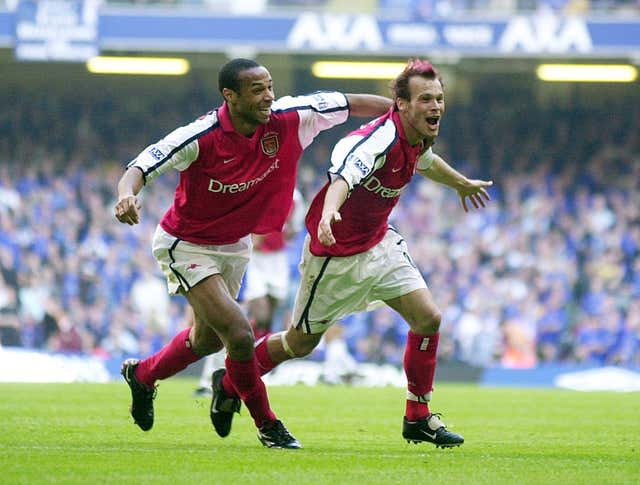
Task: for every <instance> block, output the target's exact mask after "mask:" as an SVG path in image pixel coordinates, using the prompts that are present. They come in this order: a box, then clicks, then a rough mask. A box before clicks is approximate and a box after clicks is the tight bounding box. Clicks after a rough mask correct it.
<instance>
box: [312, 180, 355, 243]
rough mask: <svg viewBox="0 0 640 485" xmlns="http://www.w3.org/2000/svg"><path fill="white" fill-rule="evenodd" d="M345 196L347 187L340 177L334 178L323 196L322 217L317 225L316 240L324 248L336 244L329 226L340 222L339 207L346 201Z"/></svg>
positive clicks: (347, 191) (347, 190)
mask: <svg viewBox="0 0 640 485" xmlns="http://www.w3.org/2000/svg"><path fill="white" fill-rule="evenodd" d="M347 195H349V185H348V184H347V182H346V181H345V180H344V179H343V178H342V177H336V178H335V179H334V180H333V182H331V185H329V188H328V189H327V193H326V194H325V196H324V206H323V207H322V217H321V218H320V223H319V224H318V240H319V241H320V242H321V243H322V244H324V245H325V246H332V245H333V244H335V243H336V238H335V237H334V236H333V231H332V230H331V224H333V223H335V222H340V221H341V220H342V216H341V215H340V207H342V204H344V201H345V200H347Z"/></svg>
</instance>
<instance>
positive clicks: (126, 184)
mask: <svg viewBox="0 0 640 485" xmlns="http://www.w3.org/2000/svg"><path fill="white" fill-rule="evenodd" d="M143 186H144V177H143V176H142V171H141V170H140V169H139V168H137V167H131V168H129V169H128V170H127V171H126V172H125V173H124V175H123V176H122V178H121V179H120V181H119V182H118V202H116V206H115V208H114V213H115V216H116V219H118V221H120V222H122V223H123V224H129V225H130V226H133V225H134V224H138V223H139V222H140V201H138V198H137V197H136V196H137V195H138V193H139V192H140V190H142V187H143Z"/></svg>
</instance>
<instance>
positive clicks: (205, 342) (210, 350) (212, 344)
mask: <svg viewBox="0 0 640 485" xmlns="http://www.w3.org/2000/svg"><path fill="white" fill-rule="evenodd" d="M189 342H190V343H191V350H193V351H194V352H195V353H196V354H197V355H199V356H201V357H204V356H206V355H210V354H215V353H216V352H219V351H220V350H222V348H223V347H224V346H223V344H222V342H221V341H220V339H219V338H217V337H214V338H211V336H210V335H205V334H203V333H199V332H193V331H192V332H191V333H190V334H189Z"/></svg>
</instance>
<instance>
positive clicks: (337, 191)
mask: <svg viewBox="0 0 640 485" xmlns="http://www.w3.org/2000/svg"><path fill="white" fill-rule="evenodd" d="M392 91H393V98H394V106H393V107H392V108H391V109H390V110H389V111H388V112H387V113H386V114H385V115H383V116H381V117H379V118H377V119H375V120H373V121H372V122H370V123H369V124H368V125H365V126H363V127H361V128H360V129H359V130H356V131H354V132H352V133H350V134H349V135H348V136H346V137H345V138H343V139H342V140H341V141H340V142H338V143H337V144H336V146H335V148H334V150H333V153H332V156H331V168H330V169H329V178H330V182H329V183H327V184H326V185H325V186H324V188H323V189H322V190H321V191H320V192H319V193H318V194H317V195H316V196H315V198H314V199H313V201H312V203H311V206H310V208H309V211H308V213H307V217H306V226H307V229H308V231H309V236H308V237H307V240H306V241H305V245H304V249H303V255H302V260H301V262H300V271H301V278H300V286H299V289H298V293H297V296H296V302H295V308H294V312H293V322H292V326H291V327H290V328H289V329H288V330H287V331H285V332H281V333H278V334H274V335H272V336H271V337H270V338H269V339H268V341H266V342H265V341H263V342H261V343H260V344H259V345H258V346H257V347H256V350H255V352H256V356H257V359H258V363H259V365H260V369H261V371H262V372H263V373H264V372H268V371H269V370H271V369H273V368H274V367H275V366H277V365H278V364H280V363H281V362H284V361H286V360H289V359H292V358H296V357H303V356H305V355H308V354H309V353H310V352H311V351H312V350H313V349H314V348H315V346H316V345H317V344H318V343H319V342H320V338H321V337H322V334H323V333H324V332H325V331H326V330H327V328H329V326H331V325H332V324H333V323H334V322H336V321H338V320H339V319H340V318H342V317H344V316H345V315H347V314H350V313H354V312H358V311H366V310H370V309H371V308H373V307H374V306H375V305H377V304H381V303H384V304H386V305H388V306H390V307H391V308H393V309H394V310H396V311H397V312H398V313H399V314H400V315H401V316H402V317H403V318H404V320H405V321H406V322H407V323H408V325H409V331H408V336H407V343H406V348H405V353H404V370H405V373H406V376H407V381H408V388H407V393H406V407H405V415H404V419H403V427H402V436H403V437H404V438H405V439H406V440H407V441H413V442H429V443H433V444H435V445H436V446H438V447H453V446H459V445H461V444H462V443H463V442H464V439H463V437H462V436H460V435H459V434H457V433H454V432H452V431H449V430H448V429H447V428H446V426H445V424H444V423H443V422H442V420H441V415H439V414H437V413H433V412H431V410H430V408H429V402H430V400H431V397H432V390H433V381H434V374H435V370H436V354H437V350H438V341H439V337H440V333H439V329H440V322H441V312H440V310H439V309H438V307H437V305H436V303H435V302H434V299H433V297H432V295H431V292H430V291H429V289H428V288H427V285H426V283H425V281H424V279H423V277H422V275H421V273H420V271H419V270H418V268H416V266H415V264H414V263H413V261H412V259H411V257H410V255H409V249H408V247H407V244H406V242H405V240H404V239H403V237H402V236H401V235H400V234H399V233H398V232H397V231H396V230H395V229H394V228H393V227H391V226H390V225H389V223H388V218H389V214H390V212H391V210H392V209H393V207H394V206H395V205H396V203H397V202H398V200H399V197H400V194H401V193H402V191H403V190H404V188H405V187H406V185H407V184H408V183H409V181H410V180H411V178H412V177H413V175H414V173H416V172H417V173H418V174H420V175H421V176H423V177H426V178H428V179H431V180H433V181H435V182H439V183H442V184H445V185H447V186H449V187H451V188H453V189H454V190H456V191H457V193H458V196H459V198H460V201H461V203H462V207H463V208H464V210H465V211H468V210H469V203H471V204H472V205H473V206H474V207H475V208H476V209H479V208H481V207H484V206H485V202H486V201H489V200H490V198H489V194H488V192H487V187H489V186H491V185H492V182H491V181H484V180H473V179H469V178H467V177H465V176H464V175H462V174H461V173H459V172H458V171H456V170H455V169H453V168H452V167H451V166H450V165H448V164H447V163H446V162H445V161H444V160H443V159H442V158H441V157H440V156H438V155H436V154H435V153H433V151H432V149H431V146H432V144H433V143H434V141H435V139H436V137H437V136H438V132H439V129H440V121H441V118H442V116H443V114H444V111H445V102H444V91H443V85H442V81H441V78H440V76H439V74H438V72H437V71H436V69H435V68H434V67H433V66H432V65H431V63H429V62H428V61H422V60H411V61H409V62H408V64H407V65H406V67H405V69H404V71H403V72H402V73H401V74H400V75H399V76H398V77H397V78H396V79H395V81H394V82H393V84H392ZM225 389H227V387H226V386H225ZM228 392H231V389H230V388H228Z"/></svg>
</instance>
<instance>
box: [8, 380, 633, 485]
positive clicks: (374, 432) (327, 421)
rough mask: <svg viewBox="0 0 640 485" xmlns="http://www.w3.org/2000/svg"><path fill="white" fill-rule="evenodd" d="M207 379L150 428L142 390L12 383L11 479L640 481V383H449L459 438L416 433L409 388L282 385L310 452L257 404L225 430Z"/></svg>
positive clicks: (170, 393) (165, 407) (448, 402)
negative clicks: (275, 430)
mask: <svg viewBox="0 0 640 485" xmlns="http://www.w3.org/2000/svg"><path fill="white" fill-rule="evenodd" d="M195 387H196V385H195V381H192V380H185V379H173V380H168V381H166V382H163V383H162V384H161V386H160V388H159V390H158V397H157V399H156V406H155V408H156V422H155V425H154V428H153V429H152V430H151V431H149V432H147V433H145V432H143V431H141V430H140V429H138V428H137V427H136V426H134V425H133V424H132V420H131V418H130V416H129V415H128V406H129V399H130V397H129V388H128V387H127V386H126V385H125V384H124V382H119V383H111V384H0V423H1V424H0V482H1V483H7V484H14V483H25V484H27V483H28V484H34V483H64V484H70V483H83V484H84V483H114V484H124V483H132V484H133V483H136V484H145V483H154V484H155V483H172V484H179V483H234V484H245V483H256V484H257V483H260V484H270V483H274V484H275V483H278V484H282V483H284V484H291V485H294V484H295V485H298V484H316V485H317V484H329V483H331V484H332V485H333V484H342V483H344V484H354V483H356V484H357V483H362V484H387V483H388V484H391V483H397V484H408V483H453V484H457V483H473V484H476V483H490V484H497V483H518V484H521V483H556V484H574V483H585V484H586V483H589V484H595V483H616V484H618V483H639V482H640V393H631V394H614V393H577V392H570V391H559V390H522V389H486V388H478V387H474V386H461V385H446V384H441V385H439V386H438V388H437V390H436V393H435V395H434V401H433V406H432V408H433V410H434V411H438V410H441V411H443V412H444V413H445V416H444V419H445V422H446V423H447V424H448V427H449V428H450V429H452V430H454V431H457V432H459V433H461V434H462V435H463V436H464V437H465V440H466V442H465V444H464V445H462V447H460V448H454V449H448V450H441V449H436V448H435V447H434V446H433V445H429V444H426V443H422V444H419V445H414V444H407V443H406V442H405V441H404V440H403V439H402V437H401V435H400V430H401V422H402V413H403V411H404V404H403V394H404V391H403V390H402V389H398V388H372V389H365V388H349V387H327V386H318V387H305V386H294V387H273V388H271V389H270V396H271V401H272V404H273V407H274V409H275V410H276V412H277V413H278V415H279V417H281V418H282V420H283V421H284V423H285V424H286V426H287V427H288V428H289V430H290V431H291V432H292V433H293V434H294V435H295V436H296V437H297V438H298V439H299V440H300V441H301V442H302V444H303V446H304V449H303V450H298V451H295V450H271V449H267V448H263V447H262V446H261V445H260V443H259V442H258V440H257V438H256V433H255V429H254V426H253V422H252V421H251V419H250V417H249V414H248V412H247V410H246V408H244V407H243V410H242V415H241V416H237V415H236V418H235V420H234V423H233V429H232V432H231V435H230V436H229V437H228V438H225V439H221V438H219V437H218V436H217V435H216V434H215V432H214V431H213V428H212V426H211V424H210V422H209V415H208V405H209V402H208V400H205V399H194V398H192V397H191V392H192V391H193V389H194V388H195Z"/></svg>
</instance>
